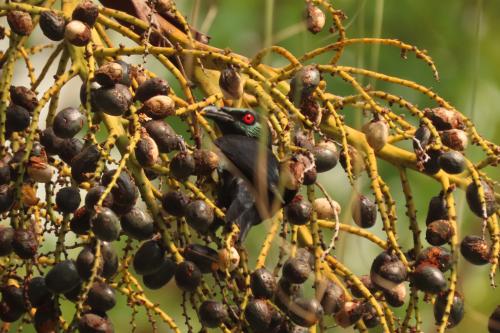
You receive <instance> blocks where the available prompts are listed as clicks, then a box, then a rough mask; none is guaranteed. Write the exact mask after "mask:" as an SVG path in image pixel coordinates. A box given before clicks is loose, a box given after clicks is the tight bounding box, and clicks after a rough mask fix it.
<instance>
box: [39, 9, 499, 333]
mask: <svg viewBox="0 0 500 333" xmlns="http://www.w3.org/2000/svg"><path fill="white" fill-rule="evenodd" d="M177 4H178V7H179V8H180V9H181V10H182V11H183V12H184V13H185V15H186V16H187V18H188V21H189V22H190V23H191V24H192V25H194V26H195V27H196V28H198V29H199V30H201V31H202V32H206V33H208V34H209V35H210V36H211V37H212V39H211V42H210V44H211V45H214V46H217V47H220V48H230V49H231V50H233V51H235V52H238V53H241V54H243V55H246V56H249V57H252V56H253V55H255V54H256V53H257V52H258V50H260V49H261V48H262V47H264V46H266V45H270V44H277V45H281V46H283V47H286V48H287V49H288V50H290V51H291V52H292V53H293V54H295V55H297V56H300V55H301V54H303V53H305V52H307V51H309V50H311V49H313V48H316V47H319V46H324V45H326V44H328V43H333V42H335V41H336V40H337V37H338V36H337V35H336V34H331V33H329V32H328V27H330V26H331V24H332V22H331V19H328V21H327V26H326V28H325V29H324V31H322V32H321V33H319V34H317V35H312V34H310V33H309V32H308V31H307V30H305V26H304V24H303V22H302V14H303V9H304V2H303V1H302V0H294V1H292V0H275V1H272V0H238V1H235V0H213V1H211V0H182V1H181V0H178V1H177ZM334 6H335V8H336V9H341V10H342V11H343V12H344V13H345V14H346V15H347V19H346V20H345V21H344V25H345V26H346V28H347V35H348V36H349V37H384V38H397V39H400V40H402V41H404V42H407V43H410V44H413V45H416V46H418V47H419V48H421V49H426V50H427V51H428V52H429V55H431V56H432V57H433V59H434V61H435V63H436V65H437V66H438V70H439V72H440V77H441V80H440V81H439V82H437V81H435V80H434V79H433V77H432V73H431V71H430V70H429V68H428V67H427V66H426V65H425V64H424V63H423V62H421V61H419V60H417V59H416V58H415V56H414V55H413V54H412V53H408V59H407V60H403V59H402V58H401V57H400V51H399V50H398V49H396V48H393V47H389V46H381V47H377V46H374V45H366V46H360V45H357V46H349V47H347V49H346V51H345V53H344V55H343V57H342V58H341V60H340V64H343V65H350V66H358V67H365V68H369V69H374V70H378V71H381V72H383V73H386V74H389V75H395V76H399V77H402V78H406V79H410V80H413V81H416V82H418V83H421V84H423V85H425V86H428V87H432V88H433V89H435V91H436V92H438V93H439V94H441V96H443V97H444V98H445V99H447V100H448V101H450V102H451V103H452V104H453V105H454V106H455V107H456V108H457V109H458V110H460V111H461V112H463V113H464V114H466V115H468V116H469V117H471V118H472V119H473V120H474V122H475V123H476V126H477V129H478V131H479V133H481V134H482V135H483V136H485V137H486V138H487V139H489V140H491V141H493V142H496V143H500V116H499V114H500V113H499V111H498V108H499V105H500V57H499V54H500V35H499V34H498V31H500V1H482V0H453V1H449V0H448V1H432V0H420V1H415V0H386V1H384V0H337V1H335V2H334ZM42 38H43V37H42ZM40 40H41V39H40ZM329 57H330V55H326V56H325V57H321V58H318V59H316V60H315V61H317V62H325V61H327V60H328V59H329ZM45 59H46V58H45ZM42 60H43V59H42ZM266 62H267V63H269V64H271V65H273V66H282V65H284V62H283V61H282V60H281V59H279V58H276V57H270V58H268V59H267V60H266ZM163 72H164V70H163ZM156 73H157V74H159V75H161V74H162V71H157V72H156ZM327 82H328V91H329V92H332V93H334V94H338V95H345V94H350V93H352V92H353V91H352V89H350V88H348V87H347V86H346V85H345V84H344V83H343V82H342V81H341V80H340V79H338V78H333V79H330V78H328V81H327ZM361 82H363V83H364V84H371V85H372V87H373V86H376V88H377V89H384V90H387V91H389V92H392V93H395V94H400V95H402V96H404V97H406V98H408V99H409V100H410V101H411V102H413V103H414V104H416V105H418V106H419V107H421V108H423V107H426V106H433V104H432V103H431V102H430V100H429V99H428V98H426V97H424V96H422V95H419V94H417V93H415V92H413V91H410V90H408V89H405V88H401V87H397V86H394V85H388V84H385V83H381V82H373V81H370V80H367V79H364V80H363V79H361ZM72 84H74V86H71V85H70V87H74V88H76V89H78V87H79V83H72ZM65 89H72V88H65ZM74 101H75V99H74V95H73V94H68V95H65V96H64V95H63V98H62V102H61V103H62V105H64V103H74ZM393 111H395V112H403V111H402V110H401V109H398V108H396V107H395V108H394V109H393ZM359 112H360V111H359V110H354V109H349V108H346V109H345V110H344V111H343V114H344V115H345V116H346V121H347V123H348V124H350V125H352V126H359V124H360V122H365V121H367V119H368V118H366V117H364V116H363V115H360V114H359ZM413 123H415V122H414V121H413ZM415 124H416V123H415ZM468 156H470V157H471V158H472V159H473V160H475V161H477V160H478V159H479V158H481V157H482V156H483V155H482V154H481V153H480V152H479V151H478V150H477V149H474V148H472V149H469V150H468ZM379 168H380V173H381V175H382V177H383V178H384V180H385V181H386V182H387V183H388V184H389V185H390V188H391V190H392V195H393V197H394V198H395V200H396V203H397V211H398V216H399V222H398V230H397V231H398V235H399V241H400V242H401V244H402V245H403V246H404V247H405V248H408V247H410V246H411V244H412V243H411V242H412V240H411V234H410V232H409V230H408V219H407V218H406V216H405V207H404V197H403V193H402V191H401V185H400V182H399V177H398V174H397V170H396V169H395V168H393V167H392V166H390V165H388V164H386V163H384V162H381V163H380V164H379ZM486 171H487V172H488V173H490V175H491V176H492V178H493V179H496V180H500V173H499V170H498V168H497V169H493V168H487V169H486ZM409 176H410V180H411V182H412V184H413V188H412V190H413V192H414V197H415V203H416V205H417V209H418V218H419V222H420V225H421V227H422V226H423V227H425V214H426V209H427V204H428V201H429V199H430V197H431V196H433V195H436V194H437V193H438V192H439V187H438V184H436V183H435V182H433V181H431V179H430V178H428V177H426V176H421V175H419V174H417V173H415V172H410V174H409ZM321 182H322V183H323V184H324V185H325V186H326V187H327V189H328V191H329V192H330V194H331V195H332V197H333V198H334V199H335V200H337V201H338V202H339V203H340V204H341V205H342V206H343V207H345V206H346V205H347V202H348V200H349V196H350V195H351V189H350V186H349V185H348V183H347V180H346V177H345V174H344V172H343V170H342V169H341V168H340V167H337V168H336V169H335V170H334V171H332V172H329V173H328V174H327V175H324V176H322V177H321ZM359 186H360V188H361V189H362V191H363V192H364V193H370V190H369V188H368V185H367V181H366V178H361V179H360V182H359ZM457 211H458V222H459V229H460V230H459V232H460V235H459V238H460V239H462V237H463V235H465V234H470V233H474V234H479V233H480V228H481V221H480V220H479V219H478V218H477V217H475V216H473V215H472V214H471V213H470V212H469V210H468V208H467V207H466V204H465V201H464V196H463V193H462V192H461V191H458V192H457ZM341 220H342V221H343V222H346V223H353V222H352V221H351V220H350V212H349V210H348V209H344V211H343V212H342V214H341ZM379 222H380V221H379ZM267 228H269V223H264V224H262V225H261V226H259V227H256V228H255V230H252V231H251V233H250V237H249V239H248V240H247V241H246V246H247V247H248V249H249V252H250V260H251V263H254V262H255V258H256V253H258V251H259V249H260V247H261V244H262V241H263V234H264V233H265V232H266V230H267ZM372 229H373V230H372V231H373V232H375V233H376V234H378V235H379V236H382V237H383V236H384V234H383V232H382V230H381V223H378V224H377V225H376V226H375V227H373V228H372ZM325 236H326V237H327V238H328V237H329V236H330V235H329V234H328V233H325ZM422 238H423V236H422ZM423 242H424V244H426V243H425V240H424V241H423ZM276 253H277V252H276V247H275V248H273V252H272V253H271V256H270V258H269V264H270V265H273V264H274V263H275V262H276ZM377 254H378V249H377V248H376V247H375V246H373V245H371V244H369V243H368V242H367V241H366V240H364V239H359V238H357V237H353V236H349V235H346V234H342V233H341V235H340V240H339V242H338V243H337V248H336V250H335V255H336V256H337V257H338V258H339V259H341V260H342V261H343V262H344V263H345V264H346V265H347V266H348V267H349V268H350V269H351V270H353V271H354V272H355V273H356V274H367V273H368V272H369V267H370V263H371V261H372V260H373V258H374V257H375V256H376V255H377ZM496 282H497V284H500V279H499V278H498V277H497V278H496ZM459 290H460V291H462V292H463V293H464V294H465V299H466V308H465V309H466V316H465V318H464V320H463V321H462V323H461V324H460V325H459V326H458V327H457V328H455V329H453V330H450V332H472V331H475V332H486V331H487V329H486V325H487V324H486V323H487V319H488V316H489V315H490V313H491V312H492V311H493V309H494V307H495V306H496V305H499V304H500V291H497V290H493V289H491V288H490V286H489V279H488V267H487V266H485V267H478V266H471V265H469V264H467V263H465V262H464V261H463V260H460V262H459ZM146 293H147V295H148V297H150V298H151V300H152V301H154V302H156V303H158V304H159V305H160V306H161V308H162V309H163V310H164V311H165V312H167V313H168V314H170V315H171V316H172V317H174V319H176V322H177V323H178V324H179V325H180V326H181V330H182V331H183V332H187V328H186V327H185V325H184V319H183V318H182V316H181V312H180V311H181V308H180V305H179V304H180V302H181V293H180V291H179V290H178V289H177V288H176V287H175V283H174V282H173V281H171V282H170V283H169V284H168V285H167V286H166V287H164V288H163V289H161V290H160V291H146ZM125 303H126V300H125V298H123V297H121V298H120V299H119V305H118V306H117V307H116V308H114V309H113V310H112V311H110V316H111V318H112V319H113V322H114V324H115V331H116V332H129V331H130V330H131V326H130V324H129V321H130V316H131V313H132V312H131V310H130V309H129V308H127V307H126V306H125ZM188 307H189V306H188ZM189 309H190V307H189ZM420 309H421V311H422V313H423V314H424V316H423V319H424V325H423V330H424V332H432V331H434V319H433V317H432V306H431V305H429V304H422V305H421V307H420ZM65 311H67V313H68V314H71V313H72V307H71V306H68V307H66V310H65ZM190 311H191V309H190ZM397 313H398V315H403V314H404V313H403V312H401V311H397ZM190 315H191V316H194V317H196V315H195V314H194V313H191V314H190ZM146 320H147V318H146V316H145V314H144V311H143V310H139V314H138V316H137V325H138V329H137V332H151V327H150V325H149V324H148V323H147V321H146ZM196 321H197V320H194V322H196ZM329 323H331V321H329ZM157 326H158V328H159V331H161V332H163V331H168V330H167V329H166V327H165V325H163V324H161V323H160V321H157ZM332 331H339V329H333V330H332ZM347 331H349V330H347ZM374 331H377V330H376V329H375V330H374Z"/></svg>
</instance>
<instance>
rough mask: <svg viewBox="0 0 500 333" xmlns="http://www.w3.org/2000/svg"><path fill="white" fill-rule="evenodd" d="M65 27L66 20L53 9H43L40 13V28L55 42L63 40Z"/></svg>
mask: <svg viewBox="0 0 500 333" xmlns="http://www.w3.org/2000/svg"><path fill="white" fill-rule="evenodd" d="M65 27H66V21H65V20H64V17H63V16H61V15H58V14H56V13H55V12H53V11H43V12H42V13H41V14H40V28H41V29H42V32H43V34H44V35H45V37H47V38H48V39H50V40H53V41H55V42H57V41H61V40H63V39H64V28H65Z"/></svg>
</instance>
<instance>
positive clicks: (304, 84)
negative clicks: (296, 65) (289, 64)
mask: <svg viewBox="0 0 500 333" xmlns="http://www.w3.org/2000/svg"><path fill="white" fill-rule="evenodd" d="M320 81H321V74H320V72H319V71H318V69H317V68H316V66H315V65H307V66H304V67H302V68H301V69H299V70H298V71H297V73H295V75H294V76H293V78H292V80H291V81H290V92H289V93H288V98H289V99H290V100H291V101H292V102H293V103H294V104H295V105H300V103H301V101H302V98H303V97H304V96H308V95H311V94H312V93H313V92H314V90H315V89H316V87H317V86H318V85H319V83H320Z"/></svg>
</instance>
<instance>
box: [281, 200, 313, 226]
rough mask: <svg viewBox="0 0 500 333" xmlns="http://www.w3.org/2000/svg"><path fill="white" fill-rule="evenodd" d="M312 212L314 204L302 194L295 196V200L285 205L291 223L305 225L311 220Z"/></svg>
mask: <svg viewBox="0 0 500 333" xmlns="http://www.w3.org/2000/svg"><path fill="white" fill-rule="evenodd" d="M311 214H312V205H311V203H310V202H309V201H307V200H306V199H304V198H303V197H302V196H301V195H297V196H295V198H293V200H292V201H291V202H290V203H289V204H288V205H286V206H285V216H286V218H287V220H288V222H290V223H291V224H295V225H304V224H307V223H308V222H309V219H310V218H311Z"/></svg>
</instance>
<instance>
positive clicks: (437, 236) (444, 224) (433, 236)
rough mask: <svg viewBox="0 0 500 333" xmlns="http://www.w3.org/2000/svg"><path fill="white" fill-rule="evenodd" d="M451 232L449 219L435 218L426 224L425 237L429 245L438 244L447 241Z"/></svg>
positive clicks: (451, 234)
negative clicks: (435, 219)
mask: <svg viewBox="0 0 500 333" xmlns="http://www.w3.org/2000/svg"><path fill="white" fill-rule="evenodd" d="M453 233H454V231H453V227H452V225H451V222H450V221H449V220H437V221H434V222H432V223H430V224H429V225H428V226H427V231H426V232H425V239H426V240H427V241H428V242H429V244H431V245H434V246H440V245H444V244H446V243H448V242H449V241H450V239H451V237H452V236H453Z"/></svg>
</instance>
